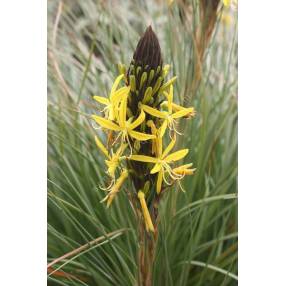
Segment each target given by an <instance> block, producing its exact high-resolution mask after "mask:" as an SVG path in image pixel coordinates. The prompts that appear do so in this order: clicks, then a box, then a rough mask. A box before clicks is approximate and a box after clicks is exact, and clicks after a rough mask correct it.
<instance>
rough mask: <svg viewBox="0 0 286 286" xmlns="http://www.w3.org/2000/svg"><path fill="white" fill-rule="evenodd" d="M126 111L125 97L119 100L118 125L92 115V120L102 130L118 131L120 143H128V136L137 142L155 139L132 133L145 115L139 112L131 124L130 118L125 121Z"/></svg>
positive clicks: (136, 132)
mask: <svg viewBox="0 0 286 286" xmlns="http://www.w3.org/2000/svg"><path fill="white" fill-rule="evenodd" d="M126 109H127V97H124V98H123V99H122V100H121V103H120V105H119V108H118V110H119V113H118V124H116V123H114V122H112V121H111V120H108V119H105V118H102V117H100V116H97V115H93V116H92V118H93V119H94V120H95V121H96V122H97V123H98V124H99V125H100V126H101V127H103V128H106V129H109V130H113V131H118V132H119V135H118V137H119V136H121V140H122V143H123V142H126V141H127V142H128V143H129V138H128V136H131V137H132V138H134V139H136V140H138V141H145V140H149V139H153V138H155V136H154V135H152V134H145V133H142V132H138V131H134V129H135V128H136V127H138V126H139V125H140V124H141V123H142V122H143V121H144V120H145V113H144V111H143V110H141V113H140V115H139V116H138V118H137V119H136V120H134V121H133V122H132V118H130V119H128V120H127V121H126Z"/></svg>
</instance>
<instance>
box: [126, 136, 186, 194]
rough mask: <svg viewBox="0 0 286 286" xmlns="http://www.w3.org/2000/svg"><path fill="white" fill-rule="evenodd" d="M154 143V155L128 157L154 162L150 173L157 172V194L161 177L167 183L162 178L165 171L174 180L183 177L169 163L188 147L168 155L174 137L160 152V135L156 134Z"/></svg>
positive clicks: (173, 143)
mask: <svg viewBox="0 0 286 286" xmlns="http://www.w3.org/2000/svg"><path fill="white" fill-rule="evenodd" d="M156 143H157V144H156V157H151V156H145V155H131V156H130V157H129V159H130V160H134V161H139V162H146V163H153V164H155V165H154V167H153V168H152V169H151V171H150V174H156V173H158V178H157V184H156V191H157V193H158V194H159V193H160V191H161V187H162V181H163V179H164V181H165V182H166V183H167V181H166V179H165V178H164V174H165V172H167V173H168V174H169V175H170V177H171V178H172V179H174V180H177V179H180V178H182V177H183V175H181V174H177V173H175V172H174V171H173V170H172V168H171V167H170V164H171V163H173V162H175V161H178V160H180V159H182V158H184V157H185V156H186V155H187V154H188V152H189V149H182V150H179V151H176V152H174V153H171V154H170V155H168V154H169V153H170V152H171V151H172V149H173V147H174V146H175V143H176V139H175V138H174V139H172V140H171V142H170V144H169V145H168V146H167V148H166V149H165V150H164V152H162V137H161V136H158V137H157V138H156Z"/></svg>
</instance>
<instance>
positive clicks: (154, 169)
mask: <svg viewBox="0 0 286 286" xmlns="http://www.w3.org/2000/svg"><path fill="white" fill-rule="evenodd" d="M161 168H162V164H161V163H156V164H155V166H154V167H153V169H152V170H151V171H150V174H156V173H158V172H159V171H160V170H161Z"/></svg>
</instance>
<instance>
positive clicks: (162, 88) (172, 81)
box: [160, 76, 177, 93]
mask: <svg viewBox="0 0 286 286" xmlns="http://www.w3.org/2000/svg"><path fill="white" fill-rule="evenodd" d="M176 79H177V77H176V76H174V77H172V78H171V79H170V80H168V81H167V82H166V83H164V84H163V85H162V86H161V88H160V93H161V92H163V91H165V90H166V89H167V88H168V87H169V86H170V85H171V84H173V83H174V82H175V80H176Z"/></svg>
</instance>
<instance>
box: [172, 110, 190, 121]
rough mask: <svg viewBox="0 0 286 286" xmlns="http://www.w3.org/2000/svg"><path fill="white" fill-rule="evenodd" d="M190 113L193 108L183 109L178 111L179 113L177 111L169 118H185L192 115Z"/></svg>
mask: <svg viewBox="0 0 286 286" xmlns="http://www.w3.org/2000/svg"><path fill="white" fill-rule="evenodd" d="M192 112H194V108H193V107H190V108H184V109H182V110H180V111H177V112H176V113H173V114H172V115H171V117H172V118H173V119H175V118H180V117H183V116H186V115H187V114H189V113H192Z"/></svg>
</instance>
